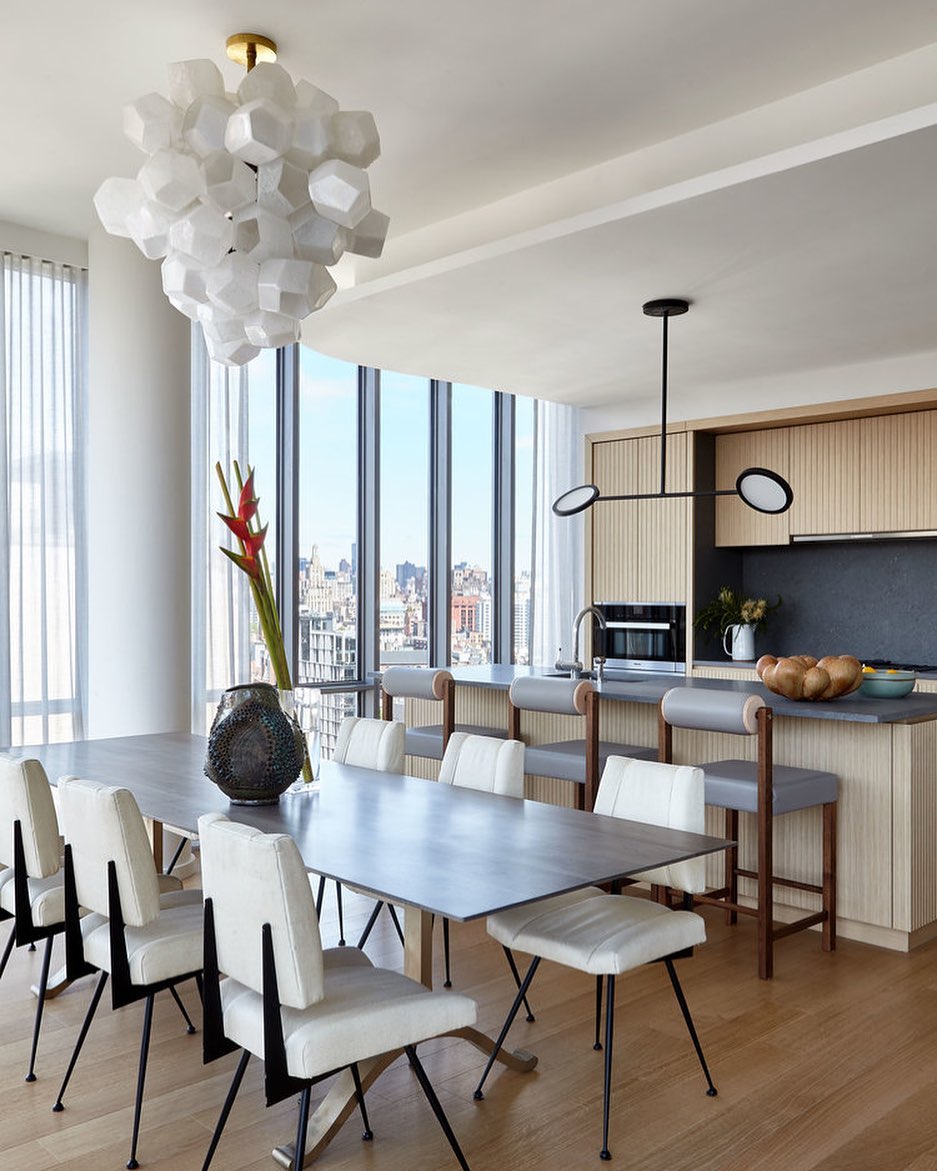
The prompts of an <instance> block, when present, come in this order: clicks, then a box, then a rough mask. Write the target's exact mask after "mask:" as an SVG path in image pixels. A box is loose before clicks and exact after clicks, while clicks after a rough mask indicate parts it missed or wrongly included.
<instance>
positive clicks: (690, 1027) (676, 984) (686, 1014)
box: [664, 956, 719, 1098]
mask: <svg viewBox="0 0 937 1171" xmlns="http://www.w3.org/2000/svg"><path fill="white" fill-rule="evenodd" d="M664 964H665V965H666V967H667V975H668V976H669V977H670V983H671V984H672V985H673V990H674V993H675V994H676V997H677V1003H678V1004H679V1005H680V1011H681V1012H682V1013H683V1019H684V1020H685V1021H686V1027H687V1031H688V1032H689V1034H690V1040H691V1041H692V1042H693V1048H694V1049H695V1050H696V1056H697V1057H698V1058H699V1063H700V1066H701V1068H702V1070H703V1076H704V1077H705V1078H706V1081H707V1082H708V1084H709V1089H708V1090H707V1091H706V1093H707V1095H708V1096H709V1097H710V1098H715V1096H716V1095H717V1094H718V1093H719V1091H718V1090H717V1089H716V1087H715V1086H714V1085H713V1079H712V1078H711V1077H710V1076H709V1066H708V1065H707V1064H706V1058H705V1057H704V1056H703V1047H702V1045H700V1041H699V1037H698V1036H697V1035H696V1026H695V1025H694V1024H693V1018H692V1017H691V1016H690V1009H689V1006H688V1005H687V1002H686V997H685V996H684V995H683V989H682V988H681V987H680V981H679V980H678V979H677V972H676V969H675V968H674V966H673V960H672V959H671V958H670V957H669V956H667V957H666V959H665V960H664Z"/></svg>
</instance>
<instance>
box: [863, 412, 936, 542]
mask: <svg viewBox="0 0 937 1171" xmlns="http://www.w3.org/2000/svg"><path fill="white" fill-rule="evenodd" d="M859 422H860V424H861V443H860V450H861V453H862V455H861V460H862V462H861V481H862V487H861V492H860V500H861V512H862V516H861V529H862V531H863V532H867V533H893V532H902V531H908V530H912V531H913V530H915V529H937V411H910V412H908V413H907V414H903V415H878V416H873V417H871V418H868V419H860V420H859Z"/></svg>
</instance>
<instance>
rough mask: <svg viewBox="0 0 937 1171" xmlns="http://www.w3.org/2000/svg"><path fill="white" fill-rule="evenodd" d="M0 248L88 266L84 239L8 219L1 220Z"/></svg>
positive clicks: (77, 266)
mask: <svg viewBox="0 0 937 1171" xmlns="http://www.w3.org/2000/svg"><path fill="white" fill-rule="evenodd" d="M0 248H2V249H5V250H6V251H8V252H16V253H18V254H19V255H20V256H38V257H39V258H40V259H42V260H54V261H57V262H58V263H59V264H73V265H75V267H76V268H87V267H88V245H87V244H86V243H85V241H84V240H76V239H74V238H72V237H71V236H56V235H53V234H52V233H51V232H37V231H36V230H35V229H33V228H24V227H23V226H22V224H11V223H10V222H9V221H8V220H0Z"/></svg>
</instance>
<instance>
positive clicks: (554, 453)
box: [530, 399, 585, 667]
mask: <svg viewBox="0 0 937 1171" xmlns="http://www.w3.org/2000/svg"><path fill="white" fill-rule="evenodd" d="M579 415H580V412H579V409H578V407H571V406H567V405H566V404H565V403H550V402H544V401H542V400H539V399H538V400H537V403H536V409H535V415H534V518H533V551H532V560H533V571H532V582H531V591H530V611H531V614H530V621H531V638H530V641H531V659H530V661H531V664H532V665H534V666H539V667H544V666H550V665H552V664H553V663H554V662H555V661H556V658H557V654H558V652H559V649H560V647H562V649H563V656H564V658H568V657H569V655H570V653H571V651H572V644H571V643H570V632H571V629H572V624H573V619H574V618H575V617H576V614H577V612H578V611H579V609H580V608H581V606H582V604H583V603H582V599H583V593H584V578H585V563H584V560H583V558H584V539H583V533H584V524H583V518H582V516H581V515H580V516H565V517H564V516H556V515H555V514H554V513H553V511H552V507H551V506H552V504H553V501H554V500H555V499H556V498H557V496H559V495H560V493H561V492H565V491H566V490H567V488H573V487H575V485H577V484H581V483H582V481H583V472H582V452H583V440H582V433H581V430H580V423H579Z"/></svg>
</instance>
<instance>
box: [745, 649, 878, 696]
mask: <svg viewBox="0 0 937 1171" xmlns="http://www.w3.org/2000/svg"><path fill="white" fill-rule="evenodd" d="M755 670H756V671H757V672H758V678H759V679H760V680H761V681H762V683H764V685H765V687H767V688H768V690H769V691H773V692H775V694H777V695H783V696H784V697H785V698H786V699H797V700H800V699H808V700H817V699H839V697H840V696H841V695H849V693H850V692H851V691H855V690H856V689H857V688H858V687H860V686H861V685H862V679H863V675H862V664H861V663H860V662H859V660H858V659H857V658H856V657H855V656H854V655H825V656H824V657H823V658H822V659H816V658H814V656H813V655H789V656H787V657H785V658H776V657H775V656H774V655H762V656H761V658H760V659H759V660H758V662H757V663H756V664H755Z"/></svg>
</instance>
